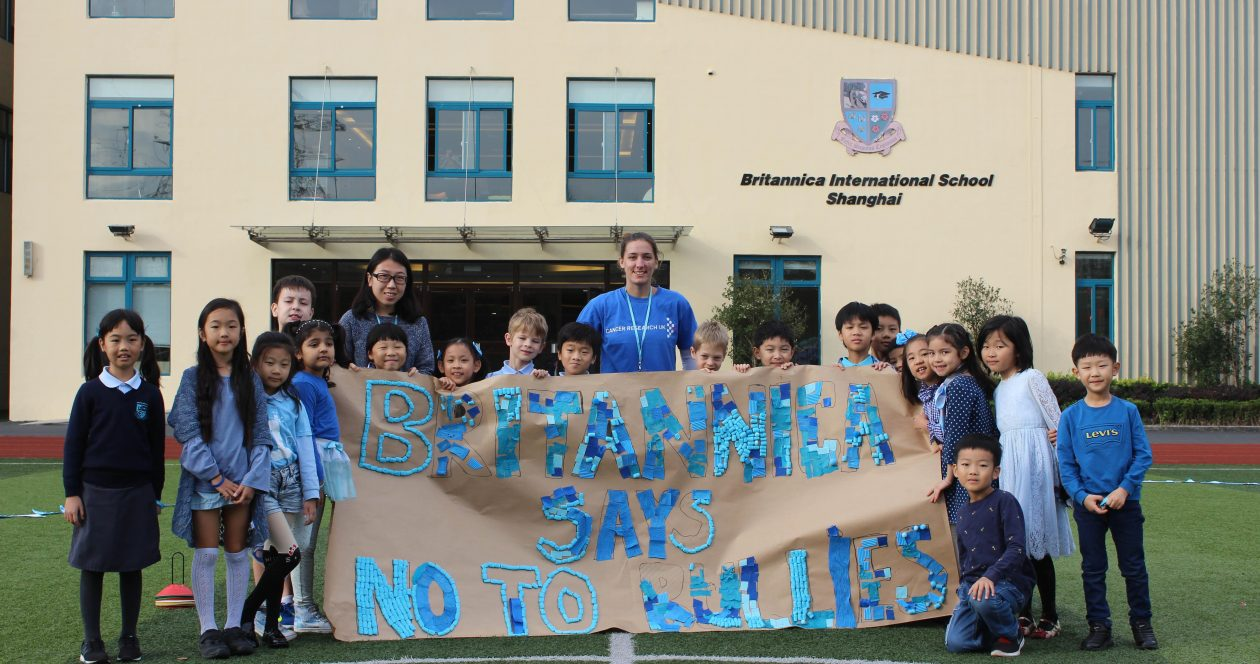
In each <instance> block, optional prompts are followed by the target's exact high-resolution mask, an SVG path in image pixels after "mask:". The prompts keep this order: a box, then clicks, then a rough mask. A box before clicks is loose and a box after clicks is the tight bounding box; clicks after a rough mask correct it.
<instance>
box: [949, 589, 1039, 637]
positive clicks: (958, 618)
mask: <svg viewBox="0 0 1260 664" xmlns="http://www.w3.org/2000/svg"><path fill="white" fill-rule="evenodd" d="M970 590H971V582H970V581H965V582H963V583H962V584H960V585H959V586H958V606H957V607H956V608H955V609H954V615H953V616H951V617H950V619H949V626H947V627H946V628H945V649H946V650H948V651H950V652H975V651H986V650H992V649H993V643H994V642H995V641H997V640H998V637H1002V636H1004V637H1006V638H1008V639H1010V640H1012V641H1015V640H1018V639H1019V609H1020V607H1022V606H1023V605H1024V594H1023V593H1021V592H1019V589H1018V588H1016V587H1015V586H1014V584H1012V583H1011V582H1010V581H998V582H997V583H995V584H993V595H992V596H991V597H989V598H988V599H986V600H977V599H972V597H971V595H970V594H968V593H969V591H970Z"/></svg>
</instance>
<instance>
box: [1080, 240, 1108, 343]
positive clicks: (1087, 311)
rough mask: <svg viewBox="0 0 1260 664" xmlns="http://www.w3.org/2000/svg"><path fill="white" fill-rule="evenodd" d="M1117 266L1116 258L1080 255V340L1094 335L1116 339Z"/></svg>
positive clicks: (1091, 253) (1101, 254) (1095, 254)
mask: <svg viewBox="0 0 1260 664" xmlns="http://www.w3.org/2000/svg"><path fill="white" fill-rule="evenodd" d="M1114 264H1115V254H1110V253H1099V252H1079V253H1077V254H1076V336H1078V337H1079V336H1081V335H1082V334H1091V333H1092V334H1097V335H1101V336H1104V337H1107V338H1108V339H1111V338H1113V337H1112V334H1113V332H1114V326H1113V322H1112V321H1113V316H1112V312H1113V311H1115V297H1116V282H1115V277H1114V270H1113V268H1114Z"/></svg>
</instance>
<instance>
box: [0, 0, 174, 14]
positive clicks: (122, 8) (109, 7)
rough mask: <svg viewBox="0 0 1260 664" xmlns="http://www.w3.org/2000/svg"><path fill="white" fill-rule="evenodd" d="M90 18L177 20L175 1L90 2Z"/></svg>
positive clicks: (118, 0)
mask: <svg viewBox="0 0 1260 664" xmlns="http://www.w3.org/2000/svg"><path fill="white" fill-rule="evenodd" d="M10 1H12V0H10ZM88 18H175V0H88Z"/></svg>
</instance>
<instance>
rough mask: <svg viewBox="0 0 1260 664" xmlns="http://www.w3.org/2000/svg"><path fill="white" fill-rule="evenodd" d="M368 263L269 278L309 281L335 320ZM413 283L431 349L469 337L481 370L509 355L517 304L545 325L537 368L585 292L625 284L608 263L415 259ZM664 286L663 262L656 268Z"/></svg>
mask: <svg viewBox="0 0 1260 664" xmlns="http://www.w3.org/2000/svg"><path fill="white" fill-rule="evenodd" d="M366 269H367V262H366V261H333V260H274V261H272V267H271V277H272V281H273V283H274V281H275V280H276V279H279V278H280V277H283V276H287V275H290V274H300V275H302V276H305V277H306V278H308V279H310V280H311V281H312V282H313V283H314V284H315V317H316V318H321V319H323V320H327V321H331V322H336V321H337V320H338V319H340V318H341V315H342V314H343V313H345V312H346V311H347V310H348V309H349V308H350V303H351V302H353V301H354V296H355V293H357V292H358V290H359V285H360V283H361V282H362V281H363V278H364V277H363V275H364V273H365V271H366ZM411 270H412V277H413V278H412V282H413V288H415V289H416V292H417V294H418V295H419V297H420V301H421V305H422V309H423V311H424V313H425V317H426V318H427V319H428V321H429V332H430V333H431V334H432V335H433V345H434V348H435V349H437V348H439V347H440V346H441V344H442V343H443V342H444V341H446V340H447V339H452V338H455V337H468V338H470V339H472V340H473V341H476V342H477V343H479V344H481V350H482V352H483V353H484V355H485V363H484V364H483V370H484V371H486V372H489V371H494V370H497V369H498V368H500V367H502V366H503V362H504V361H505V360H507V356H508V350H507V345H506V344H505V343H504V341H503V335H504V334H505V333H506V332H507V323H508V319H509V318H511V317H512V313H513V312H514V311H516V310H517V309H520V308H521V307H533V308H535V309H537V310H538V312H539V313H541V314H542V315H543V317H545V318H546V319H547V325H548V326H549V327H550V333H549V335H548V339H547V343H546V344H545V346H544V349H543V352H542V354H540V355H539V357H538V358H537V359H536V360H535V361H534V364H535V366H537V367H538V368H540V369H547V370H548V371H554V370H555V368H556V355H555V354H556V350H557V349H556V348H555V338H556V332H558V331H559V329H560V327H561V326H562V325H564V324H565V323H570V322H572V321H575V320H577V317H578V314H579V313H580V312H581V311H582V307H584V306H585V305H586V303H587V301H589V300H590V299H591V298H593V297H595V296H596V295H599V294H600V293H603V292H606V291H609V290H612V289H614V288H619V287H621V285H622V284H623V283H624V282H623V277H622V274H621V269H620V268H618V267H617V263H616V262H614V261H565V262H550V261H413V262H412V264H411ZM656 280H657V283H658V284H660V285H661V286H665V287H668V286H669V263H668V262H665V263H662V264H661V267H660V269H658V270H657V272H656Z"/></svg>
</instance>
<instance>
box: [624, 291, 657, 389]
mask: <svg viewBox="0 0 1260 664" xmlns="http://www.w3.org/2000/svg"><path fill="white" fill-rule="evenodd" d="M621 294H622V295H624V296H625V298H626V309H628V310H629V311H630V333H631V334H633V335H634V345H635V347H636V348H638V351H639V369H638V370H639V371H643V342H644V341H645V340H646V339H647V326H648V321H649V320H651V319H652V287H651V286H648V305H647V313H646V314H645V315H644V316H643V329H642V330H640V329H639V321H637V320H635V317H634V306H633V305H631V303H630V291H628V290H626V289H624V288H623V289H621Z"/></svg>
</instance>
